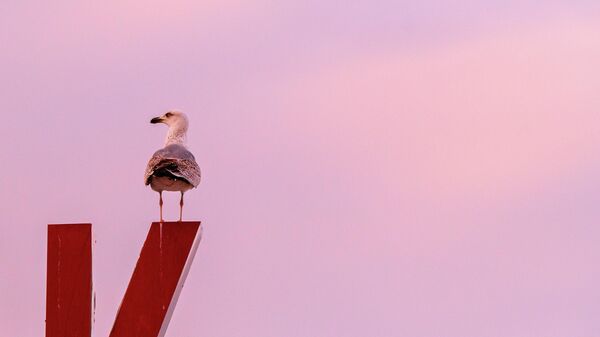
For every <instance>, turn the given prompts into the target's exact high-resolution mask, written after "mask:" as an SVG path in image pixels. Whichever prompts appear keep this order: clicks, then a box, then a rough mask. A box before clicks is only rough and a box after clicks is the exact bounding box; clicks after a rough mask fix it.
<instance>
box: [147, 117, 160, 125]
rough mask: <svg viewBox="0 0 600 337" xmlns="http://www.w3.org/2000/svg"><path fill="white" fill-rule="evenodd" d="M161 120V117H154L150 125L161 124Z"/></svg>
mask: <svg viewBox="0 0 600 337" xmlns="http://www.w3.org/2000/svg"><path fill="white" fill-rule="evenodd" d="M162 121H163V120H162V118H161V117H154V118H152V119H151V120H150V123H152V124H156V123H162Z"/></svg>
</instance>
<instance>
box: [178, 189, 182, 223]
mask: <svg viewBox="0 0 600 337" xmlns="http://www.w3.org/2000/svg"><path fill="white" fill-rule="evenodd" d="M182 215H183V192H181V199H179V222H181V218H182Z"/></svg>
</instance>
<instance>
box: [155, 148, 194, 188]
mask: <svg viewBox="0 0 600 337" xmlns="http://www.w3.org/2000/svg"><path fill="white" fill-rule="evenodd" d="M158 170H166V171H168V172H169V173H170V174H172V175H174V176H176V177H179V178H182V179H185V180H187V181H188V182H189V183H190V184H192V185H193V186H194V187H197V186H198V184H200V167H199V166H198V164H197V163H196V159H195V158H194V155H193V154H192V153H191V152H190V151H188V149H186V148H185V147H184V146H182V145H177V144H172V145H169V146H166V147H165V148H163V149H160V150H158V151H156V152H155V153H154V155H152V157H151V158H150V161H148V166H147V167H146V173H145V175H144V183H145V184H146V185H149V184H150V180H151V179H150V178H151V177H152V175H153V174H154V173H155V172H156V171H158Z"/></svg>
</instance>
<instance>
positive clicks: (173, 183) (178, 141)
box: [144, 110, 200, 222]
mask: <svg viewBox="0 0 600 337" xmlns="http://www.w3.org/2000/svg"><path fill="white" fill-rule="evenodd" d="M150 123H152V124H157V123H163V124H166V125H167V126H168V127H169V131H168V132H167V138H166V141H165V147H163V148H162V149H160V150H158V151H156V152H154V154H153V155H152V158H150V160H149V161H148V166H147V167H146V174H145V175H144V183H145V184H146V186H147V185H150V187H151V188H152V189H153V190H154V191H156V192H158V194H159V202H158V204H159V206H160V222H163V211H162V206H163V199H162V192H163V191H172V192H177V191H179V192H180V193H181V199H180V200H179V221H181V218H182V214H183V194H184V193H185V192H186V191H188V190H190V189H192V188H195V187H197V186H198V184H199V183H200V167H199V166H198V164H197V163H196V159H195V158H194V155H193V154H192V153H191V152H190V151H188V149H187V148H186V146H185V143H186V139H187V136H186V133H187V129H188V124H189V123H188V118H187V116H186V115H185V114H184V113H183V112H181V111H178V110H170V111H168V112H167V113H165V114H164V115H162V116H160V117H154V118H152V120H150Z"/></svg>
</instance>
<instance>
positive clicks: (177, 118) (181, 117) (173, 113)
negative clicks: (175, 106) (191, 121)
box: [150, 110, 188, 131]
mask: <svg viewBox="0 0 600 337" xmlns="http://www.w3.org/2000/svg"><path fill="white" fill-rule="evenodd" d="M150 123H152V124H158V123H163V124H167V125H168V126H169V128H172V129H179V130H182V131H187V128H188V119H187V116H186V115H185V114H184V113H183V112H181V111H179V110H169V111H167V112H166V113H165V114H164V115H162V116H159V117H154V118H152V119H151V120H150Z"/></svg>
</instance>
